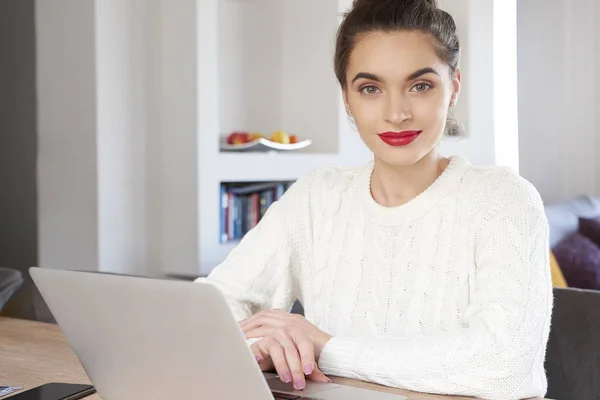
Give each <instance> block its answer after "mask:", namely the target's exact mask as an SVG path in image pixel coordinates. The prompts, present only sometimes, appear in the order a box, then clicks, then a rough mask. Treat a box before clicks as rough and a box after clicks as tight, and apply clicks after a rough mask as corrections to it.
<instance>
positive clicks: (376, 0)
mask: <svg viewBox="0 0 600 400" xmlns="http://www.w3.org/2000/svg"><path fill="white" fill-rule="evenodd" d="M383 1H387V3H388V4H389V3H394V4H395V5H398V4H399V3H404V4H406V5H407V6H408V5H411V6H415V5H428V6H430V7H432V8H438V2H437V0H354V3H353V6H354V7H357V6H358V7H363V6H373V5H381V3H382V2H383Z"/></svg>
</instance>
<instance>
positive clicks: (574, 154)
mask: <svg viewBox="0 0 600 400" xmlns="http://www.w3.org/2000/svg"><path fill="white" fill-rule="evenodd" d="M599 18H600V5H598V4H597V1H596V0H576V1H574V0H555V1H552V2H548V1H544V0H528V1H520V2H518V32H519V35H518V57H519V70H518V73H519V75H518V80H519V131H520V147H521V150H520V163H521V173H522V175H523V176H524V177H525V178H527V179H529V180H530V181H531V182H533V184H534V185H535V186H536V187H537V188H538V190H540V192H541V194H542V197H543V198H544V200H545V201H546V202H548V203H552V202H557V201H563V200H566V199H569V198H571V197H573V196H576V195H579V194H592V195H600V182H599V180H600V172H599V170H598V169H599V168H600V165H599V164H598V162H597V161H596V158H597V157H599V156H600V139H598V135H600V125H599V122H598V121H599V120H598V118H597V117H596V115H598V112H599V111H600V108H599V107H600V104H599V101H598V100H599V99H598V94H597V93H599V91H600V79H599V78H598V77H597V74H598V70H600V47H599V43H600V22H598V21H599Z"/></svg>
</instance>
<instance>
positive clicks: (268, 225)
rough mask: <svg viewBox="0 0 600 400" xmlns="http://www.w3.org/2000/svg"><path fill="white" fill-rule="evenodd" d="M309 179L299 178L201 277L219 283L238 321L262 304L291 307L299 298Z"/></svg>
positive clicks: (263, 305) (217, 284) (258, 308)
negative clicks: (220, 261)
mask: <svg viewBox="0 0 600 400" xmlns="http://www.w3.org/2000/svg"><path fill="white" fill-rule="evenodd" d="M308 179H309V177H308V176H307V177H303V178H300V179H299V180H298V181H296V182H295V183H294V184H293V185H292V186H291V187H290V188H289V189H288V190H287V191H286V193H285V194H284V195H283V196H282V197H281V198H280V199H279V200H278V201H275V202H274V203H273V204H271V206H270V207H269V208H268V210H267V212H266V213H265V215H264V216H263V218H262V219H261V220H260V221H259V223H258V224H257V225H256V226H255V227H254V228H253V229H251V230H250V231H249V232H248V233H246V235H244V237H243V238H242V240H241V241H240V243H239V244H238V245H237V246H236V247H235V248H234V249H233V250H232V251H231V252H230V253H229V255H228V256H227V257H226V259H225V260H224V261H223V262H222V263H221V264H219V265H218V266H217V267H215V268H214V269H213V270H212V272H211V273H210V274H209V275H208V277H206V278H199V279H197V280H196V282H198V283H208V284H212V285H214V286H215V287H217V288H218V289H219V290H220V291H221V293H223V295H224V296H225V298H226V300H227V302H228V305H229V307H230V309H231V310H232V312H233V314H234V317H235V318H236V320H237V321H240V320H242V319H244V318H246V317H249V316H251V315H252V314H255V313H257V312H259V311H261V310H266V309H274V308H279V309H284V310H288V309H290V308H291V305H292V304H293V302H294V301H295V300H296V299H297V297H298V271H299V269H300V268H301V265H300V264H301V263H302V257H300V255H301V254H304V252H302V251H301V249H303V248H304V247H305V246H306V243H305V242H306V240H305V235H304V233H305V231H304V229H303V227H304V226H306V223H305V221H304V220H305V219H307V218H308V217H309V216H308V215H307V209H308V207H307V204H306V198H307V196H308V182H307V181H308Z"/></svg>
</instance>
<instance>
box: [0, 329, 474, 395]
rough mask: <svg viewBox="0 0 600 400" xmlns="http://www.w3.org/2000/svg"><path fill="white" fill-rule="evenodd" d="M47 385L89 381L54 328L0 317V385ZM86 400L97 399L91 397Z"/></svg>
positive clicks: (346, 381)
mask: <svg viewBox="0 0 600 400" xmlns="http://www.w3.org/2000/svg"><path fill="white" fill-rule="evenodd" d="M332 379H333V381H334V382H336V383H341V384H345V385H351V386H357V387H363V388H367V389H375V390H380V391H383V392H389V393H398V394H403V395H405V396H407V397H409V399H410V400H434V399H438V400H442V399H445V400H450V399H453V400H458V399H467V398H466V397H455V396H437V395H428V394H421V393H414V392H409V391H405V390H398V389H391V388H387V387H383V386H379V385H373V384H369V383H365V382H359V381H355V380H351V379H343V378H332ZM49 382H65V383H81V384H89V383H90V379H89V378H88V376H87V375H86V373H85V371H84V370H83V368H82V367H81V364H80V363H79V360H78V359H77V357H76V356H75V354H74V353H73V350H71V347H70V346H69V344H68V342H67V340H66V339H65V337H64V335H63V334H62V332H61V330H60V329H59V328H58V326H56V325H52V324H45V323H41V322H33V321H25V320H17V319H11V318H3V317H0V386H3V385H4V386H22V387H23V388H25V389H30V388H33V387H36V386H39V385H42V384H44V383H49ZM15 394H16V393H15ZM13 395H14V394H13ZM10 397H11V396H8V397H7V399H9V398H10ZM86 400H101V398H100V396H99V395H98V394H94V395H91V396H89V397H86Z"/></svg>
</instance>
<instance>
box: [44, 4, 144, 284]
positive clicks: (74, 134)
mask: <svg viewBox="0 0 600 400" xmlns="http://www.w3.org/2000/svg"><path fill="white" fill-rule="evenodd" d="M146 4H149V3H146V2H145V1H143V0H137V1H128V2H121V1H111V0H102V1H86V2H74V1H67V0H60V1H54V2H52V4H49V3H48V2H45V1H37V2H36V31H37V32H36V36H37V85H38V113H39V118H38V140H39V143H40V148H39V154H38V191H39V248H40V257H39V265H40V266H42V267H48V268H61V269H83V270H97V271H106V272H120V273H144V274H151V273H152V272H153V271H156V265H152V264H150V263H149V261H148V257H147V255H148V239H147V233H148V228H149V227H153V226H154V225H153V224H147V220H148V218H147V208H146V201H147V199H148V198H150V197H149V196H147V195H146V192H147V190H148V189H147V187H146V183H147V181H148V180H149V179H147V177H146V139H145V138H146V130H147V127H148V125H149V122H148V121H150V123H151V122H152V120H151V119H149V118H153V115H149V114H148V113H147V112H146V111H147V109H149V108H148V105H147V101H148V94H147V93H146V89H147V88H148V87H149V88H152V86H149V85H147V83H148V75H147V74H146V65H147V63H146V59H147V57H148V56H149V54H148V53H147V50H148V48H149V47H151V46H150V44H149V43H147V41H146V36H147V35H148V34H149V29H148V27H147V24H146V22H147V21H149V23H150V22H151V20H149V19H148V20H147V19H146V18H141V17H142V16H144V15H146V14H149V10H148V9H147V8H146Z"/></svg>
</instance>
